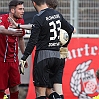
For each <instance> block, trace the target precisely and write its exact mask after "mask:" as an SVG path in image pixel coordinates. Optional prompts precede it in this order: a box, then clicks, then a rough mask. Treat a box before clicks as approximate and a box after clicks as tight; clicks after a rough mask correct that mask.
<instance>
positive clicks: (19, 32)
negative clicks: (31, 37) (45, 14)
mask: <svg viewBox="0 0 99 99" xmlns="http://www.w3.org/2000/svg"><path fill="white" fill-rule="evenodd" d="M8 31H9V35H12V36H22V35H23V31H22V29H13V28H11V27H9V28H8Z"/></svg>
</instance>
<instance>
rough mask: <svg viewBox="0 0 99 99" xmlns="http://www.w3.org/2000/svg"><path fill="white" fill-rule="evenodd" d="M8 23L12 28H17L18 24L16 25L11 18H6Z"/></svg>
mask: <svg viewBox="0 0 99 99" xmlns="http://www.w3.org/2000/svg"><path fill="white" fill-rule="evenodd" d="M8 19H9V21H10V23H11V24H12V27H13V28H17V27H18V23H16V22H15V21H14V20H13V19H12V18H11V17H9V18H8Z"/></svg>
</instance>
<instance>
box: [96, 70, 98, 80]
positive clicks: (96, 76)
mask: <svg viewBox="0 0 99 99" xmlns="http://www.w3.org/2000/svg"><path fill="white" fill-rule="evenodd" d="M96 77H97V79H98V80H99V69H98V70H97V71H96Z"/></svg>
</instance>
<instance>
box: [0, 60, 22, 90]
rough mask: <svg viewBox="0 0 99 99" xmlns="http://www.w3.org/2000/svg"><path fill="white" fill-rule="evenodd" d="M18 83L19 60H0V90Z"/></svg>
mask: <svg viewBox="0 0 99 99" xmlns="http://www.w3.org/2000/svg"><path fill="white" fill-rule="evenodd" d="M19 84H20V73H19V62H1V61H0V90H5V89H7V88H11V87H14V86H16V85H19Z"/></svg>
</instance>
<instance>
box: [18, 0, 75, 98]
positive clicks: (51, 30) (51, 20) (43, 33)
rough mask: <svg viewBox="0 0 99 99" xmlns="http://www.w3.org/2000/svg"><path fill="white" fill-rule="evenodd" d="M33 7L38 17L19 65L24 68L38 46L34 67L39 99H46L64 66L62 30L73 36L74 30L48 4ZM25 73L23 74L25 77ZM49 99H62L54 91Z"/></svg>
mask: <svg viewBox="0 0 99 99" xmlns="http://www.w3.org/2000/svg"><path fill="white" fill-rule="evenodd" d="M32 3H33V6H34V8H35V9H36V10H37V11H38V14H36V15H35V16H34V18H33V22H32V24H33V25H32V27H33V28H32V30H31V36H30V38H29V42H28V44H27V46H26V49H25V52H24V54H23V56H22V58H21V60H20V64H21V65H22V66H23V68H24V64H25V61H26V59H27V58H28V56H29V55H30V54H31V53H32V51H33V49H34V47H35V46H36V53H35V59H34V64H33V66H34V69H33V80H34V86H35V91H36V94H37V97H36V99H46V90H47V89H48V88H50V86H52V85H51V81H52V79H54V80H53V81H54V82H53V84H54V83H56V82H57V79H56V77H57V72H58V70H59V69H60V65H61V59H60V47H61V45H60V40H59V38H60V29H61V28H62V29H64V30H65V31H67V33H68V35H71V34H72V33H73V32H75V30H74V27H73V26H72V25H70V24H69V23H68V22H67V21H66V20H65V19H64V18H63V16H62V15H61V14H60V13H59V12H58V11H55V10H53V9H50V8H48V6H47V4H46V2H45V0H32ZM18 26H19V25H18ZM20 27H21V26H20ZM21 70H22V69H21ZM23 70H24V69H23ZM23 70H22V71H21V72H22V73H24V71H23ZM50 75H51V76H50ZM48 98H49V99H62V98H61V97H60V95H59V94H57V93H56V92H55V91H52V92H49V94H48Z"/></svg>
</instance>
